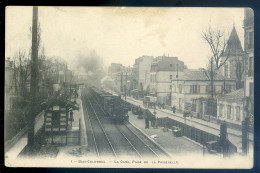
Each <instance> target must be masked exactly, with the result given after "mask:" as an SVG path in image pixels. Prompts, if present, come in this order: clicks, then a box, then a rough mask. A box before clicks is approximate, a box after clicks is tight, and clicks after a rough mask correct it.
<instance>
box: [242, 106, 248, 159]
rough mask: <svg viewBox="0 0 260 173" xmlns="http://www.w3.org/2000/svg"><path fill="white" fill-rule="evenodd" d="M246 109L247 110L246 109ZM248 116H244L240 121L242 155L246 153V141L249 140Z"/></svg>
mask: <svg viewBox="0 0 260 173" xmlns="http://www.w3.org/2000/svg"><path fill="white" fill-rule="evenodd" d="M246 111H247V110H246ZM248 131H249V118H248V117H246V118H245V120H243V121H242V153H243V155H245V156H247V155H248V149H249V145H248V141H249V139H248V138H249V134H248Z"/></svg>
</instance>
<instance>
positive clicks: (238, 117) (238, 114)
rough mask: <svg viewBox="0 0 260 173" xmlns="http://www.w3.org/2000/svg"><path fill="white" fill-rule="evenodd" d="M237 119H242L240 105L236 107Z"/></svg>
mask: <svg viewBox="0 0 260 173" xmlns="http://www.w3.org/2000/svg"><path fill="white" fill-rule="evenodd" d="M236 120H237V121H240V107H239V106H237V107H236Z"/></svg>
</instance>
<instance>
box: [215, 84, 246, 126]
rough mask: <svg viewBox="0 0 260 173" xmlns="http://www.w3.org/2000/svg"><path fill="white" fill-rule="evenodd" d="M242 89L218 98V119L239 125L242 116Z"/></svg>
mask: <svg viewBox="0 0 260 173" xmlns="http://www.w3.org/2000/svg"><path fill="white" fill-rule="evenodd" d="M243 98H244V88H241V89H238V90H235V91H233V92H230V93H228V94H225V95H224V96H222V97H220V98H218V105H217V110H218V115H217V116H218V119H221V120H225V121H226V122H228V123H231V124H236V125H237V126H240V125H241V122H242V121H243V120H244V114H243Z"/></svg>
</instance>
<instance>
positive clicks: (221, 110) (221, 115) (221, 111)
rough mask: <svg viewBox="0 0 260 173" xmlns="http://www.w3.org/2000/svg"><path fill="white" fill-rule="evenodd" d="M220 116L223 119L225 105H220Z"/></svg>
mask: <svg viewBox="0 0 260 173" xmlns="http://www.w3.org/2000/svg"><path fill="white" fill-rule="evenodd" d="M219 116H220V117H223V104H220V105H219Z"/></svg>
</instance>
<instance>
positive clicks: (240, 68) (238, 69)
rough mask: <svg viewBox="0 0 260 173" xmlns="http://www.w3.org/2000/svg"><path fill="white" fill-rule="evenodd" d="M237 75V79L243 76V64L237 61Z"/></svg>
mask: <svg viewBox="0 0 260 173" xmlns="http://www.w3.org/2000/svg"><path fill="white" fill-rule="evenodd" d="M236 76H237V79H240V77H242V64H241V62H237V69H236Z"/></svg>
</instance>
